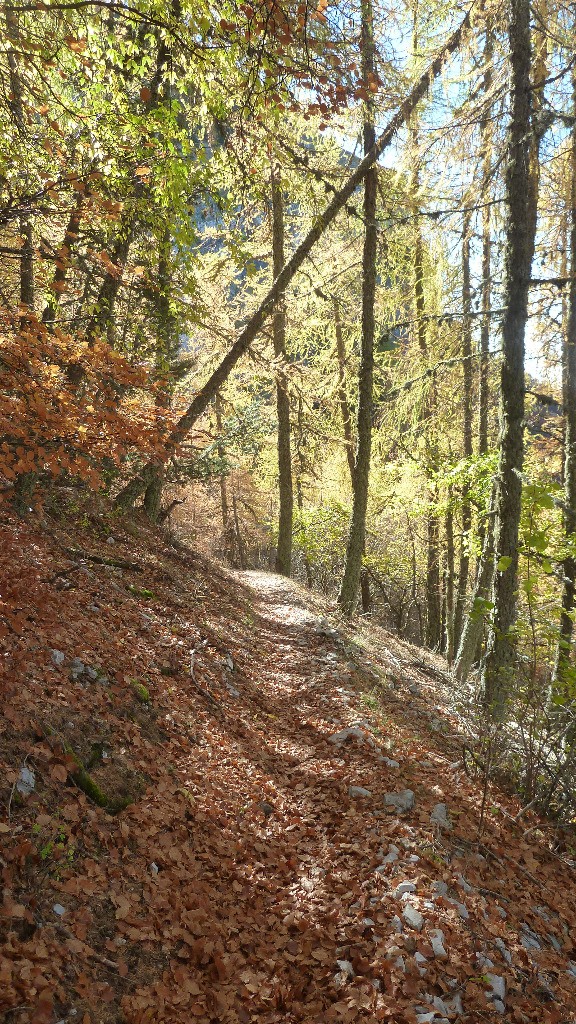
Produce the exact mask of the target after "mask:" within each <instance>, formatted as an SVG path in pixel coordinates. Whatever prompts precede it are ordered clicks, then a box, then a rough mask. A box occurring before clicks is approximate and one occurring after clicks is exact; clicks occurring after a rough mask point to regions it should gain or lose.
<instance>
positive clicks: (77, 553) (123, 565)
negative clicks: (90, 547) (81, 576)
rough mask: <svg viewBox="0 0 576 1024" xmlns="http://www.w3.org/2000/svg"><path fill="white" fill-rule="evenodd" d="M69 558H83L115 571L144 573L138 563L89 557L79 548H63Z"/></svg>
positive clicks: (102, 556)
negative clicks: (107, 566) (130, 570)
mask: <svg viewBox="0 0 576 1024" xmlns="http://www.w3.org/2000/svg"><path fill="white" fill-rule="evenodd" d="M64 550H65V551H67V552H68V554H69V555H70V557H71V558H85V559H87V561H89V562H96V563H97V564H98V565H111V566H114V568H116V569H132V570H133V571H134V572H144V566H142V565H140V564H139V563H138V562H128V561H126V559H124V558H105V557H104V555H91V554H90V552H89V551H82V550H81V549H80V548H65V549H64Z"/></svg>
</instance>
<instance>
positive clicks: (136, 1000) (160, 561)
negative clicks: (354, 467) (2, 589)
mask: <svg viewBox="0 0 576 1024" xmlns="http://www.w3.org/2000/svg"><path fill="white" fill-rule="evenodd" d="M92 520H93V521H95V522H96V524H97V525H96V526H94V525H85V526H83V527H82V528H80V527H78V525H76V527H75V528H74V535H73V536H72V534H70V533H67V532H66V529H65V527H64V526H63V525H62V524H59V526H58V528H57V529H54V528H52V527H50V529H49V530H48V529H46V528H45V527H42V528H41V527H39V526H26V525H23V524H22V523H21V522H20V521H18V520H9V521H8V522H5V523H4V535H5V540H6V543H5V544H4V545H3V548H2V552H3V554H2V557H3V558H4V562H5V563H6V565H7V564H8V560H9V562H10V566H11V567H12V571H13V572H16V567H17V566H18V573H19V574H20V575H19V576H16V577H15V579H14V583H13V588H14V592H15V593H16V590H17V588H18V585H19V581H20V580H22V581H23V583H22V586H24V584H25V585H26V592H25V594H24V591H22V593H21V595H20V601H21V602H22V603H24V601H26V602H27V609H28V614H27V618H26V619H22V621H20V623H15V624H14V626H13V627H12V632H9V633H8V634H7V640H6V648H7V659H8V660H10V659H12V660H11V672H12V675H11V679H12V680H14V681H16V683H17V686H16V688H15V689H14V691H13V693H12V696H11V700H10V704H9V705H8V707H7V711H6V723H7V725H6V727H4V729H3V731H2V733H0V759H1V761H2V769H3V778H4V779H5V780H6V781H5V783H3V786H2V801H3V808H4V812H5V813H4V816H3V818H2V822H1V824H0V830H1V833H2V835H1V838H2V868H3V880H4V886H5V891H4V904H3V916H2V918H1V919H0V928H1V933H2V942H3V945H2V948H1V955H0V979H1V980H2V987H3V994H2V997H1V998H2V1000H3V1002H2V1003H0V1006H1V1007H2V1008H3V1009H4V1011H5V1013H6V1018H5V1019H6V1020H7V1021H9V1022H10V1024H12V1022H13V1021H15V1022H16V1024H27V1022H30V1024H55V1022H56V1021H67V1022H68V1021H76V1022H78V1021H82V1024H120V1022H122V1024H152V1022H156V1021H158V1022H162V1021H165V1022H170V1024H190V1022H193V1021H198V1022H200V1024H220V1022H222V1024H250V1022H252V1021H253V1022H256V1021H258V1024H277V1022H278V1024H279V1022H283V1024H304V1022H311V1024H325V1022H328V1024H340V1022H342V1024H350V1022H353V1021H359V1022H360V1021H365V1022H372V1021H380V1020H382V1021H392V1022H397V1024H404V1022H406V1024H415V1022H419V1024H428V1022H431V1021H434V1022H436V1024H440V1022H441V1021H446V1020H448V1021H467V1022H472V1024H477V1022H481V1021H486V1020H504V1021H511V1022H524V1021H538V1022H573V1021H574V1020H576V1016H575V1014H574V1010H573V1007H574V1004H575V1001H576V964H575V963H574V961H575V960H576V951H575V945H576V924H575V922H576V895H575V893H574V888H573V885H572V883H573V878H574V871H573V867H572V866H571V865H570V863H569V862H568V860H567V859H566V858H565V859H561V858H560V857H559V856H557V855H553V854H552V853H551V852H550V851H549V849H548V844H547V842H546V825H545V824H541V823H539V822H538V821H537V819H535V818H534V817H531V816H530V815H527V816H526V818H524V819H522V820H521V821H519V822H515V821H514V820H513V819H514V817H515V815H516V814H517V812H518V809H519V805H518V803H517V801H515V800H514V799H511V798H509V797H506V796H505V795H503V794H502V793H501V792H499V791H498V790H497V789H496V788H492V787H491V788H490V790H489V792H488V800H487V815H486V822H485V825H484V828H483V830H482V832H481V834H479V824H480V808H481V803H482V786H481V782H480V780H479V779H478V778H475V777H470V776H469V775H468V774H467V771H466V765H465V763H464V757H463V747H462V735H461V734H460V731H459V730H460V728H461V723H459V722H458V721H457V720H456V719H455V718H454V717H453V716H451V715H449V714H448V713H447V712H446V711H443V710H442V707H441V705H440V704H439V703H438V694H439V692H440V691H439V688H438V687H439V680H440V677H441V671H440V663H435V662H434V659H433V658H432V657H431V656H427V655H425V654H424V653H423V652H421V651H419V650H417V649H416V648H413V647H411V646H410V645H409V644H406V643H403V642H400V641H398V640H397V639H396V638H394V637H393V636H392V635H391V634H388V633H386V632H385V631H384V630H382V629H379V628H378V627H376V626H375V625H374V624H371V623H370V622H369V621H364V622H358V623H357V624H346V623H344V622H342V621H341V620H340V619H338V618H337V616H336V615H335V613H334V609H333V606H331V605H330V604H329V603H328V602H326V601H325V600H324V599H323V598H321V597H319V596H318V595H310V594H309V593H308V592H307V591H306V590H304V589H303V588H302V587H300V586H299V585H298V584H296V583H294V582H292V581H288V580H285V579H282V578H280V577H277V576H275V575H273V574H270V573H261V572H243V573H240V572H237V573H233V572H230V571H225V570H223V569H221V568H219V567H217V566H215V565H212V564H209V563H207V562H205V561H204V560H203V559H201V558H200V557H199V556H198V555H196V554H195V553H194V552H192V551H191V550H190V549H187V548H185V547H184V546H183V545H181V544H178V543H176V544H173V543H172V542H171V541H170V539H169V538H167V537H166V535H163V534H160V533H158V532H157V531H154V530H153V529H151V528H150V527H148V526H146V524H145V523H144V522H142V521H140V522H139V521H137V520H136V521H132V520H127V521H126V523H125V524H123V523H121V522H117V523H116V524H115V527H114V532H113V533H112V534H110V532H109V530H108V528H106V529H104V528H103V527H102V526H101V525H99V520H98V518H97V517H92ZM135 535H137V540H136V541H135ZM96 558H100V559H101V560H102V561H100V562H98V561H95V559H96ZM18 559H19V561H18ZM106 559H107V560H108V563H112V564H107V562H106V561H105V560H106ZM114 563H116V564H114ZM3 568H5V566H3ZM16 596H17V595H16ZM16 596H15V597H14V600H16ZM16 628H18V629H19V633H18V636H17V639H15V636H16V633H15V631H16ZM71 750H74V755H75V757H76V758H78V759H81V760H82V762H83V763H84V764H85V765H90V771H91V774H92V776H93V779H94V780H95V781H96V782H97V783H98V785H99V786H100V787H101V789H102V790H103V791H106V793H108V794H109V795H110V797H111V798H112V797H113V796H114V797H116V796H120V797H121V796H122V795H129V796H130V798H131V799H132V801H133V802H132V803H130V805H129V806H127V807H125V809H123V810H121V811H120V812H119V813H107V810H106V808H99V807H97V806H95V804H94V801H93V800H91V799H88V797H87V796H86V795H85V793H84V792H82V791H81V788H79V780H78V776H77V774H75V771H74V769H75V763H74V762H73V761H72V759H71V754H70V751H71ZM95 752H96V753H95ZM30 778H31V781H30ZM26 779H28V782H29V787H28V789H29V791H28V792H27V791H26V787H25V786H24V785H23V783H24V781H25V780H26ZM115 809H116V810H117V808H115ZM111 810H112V806H111V804H110V805H109V806H108V811H111ZM527 828H528V829H529V832H528V833H527V834H525V830H526V829H527Z"/></svg>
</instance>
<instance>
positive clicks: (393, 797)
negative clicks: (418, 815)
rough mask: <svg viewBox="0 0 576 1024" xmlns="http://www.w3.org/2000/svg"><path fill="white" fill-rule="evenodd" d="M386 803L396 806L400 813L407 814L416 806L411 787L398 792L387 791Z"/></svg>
mask: <svg viewBox="0 0 576 1024" xmlns="http://www.w3.org/2000/svg"><path fill="white" fill-rule="evenodd" d="M384 803H385V804H387V806H388V807H395V808H396V810H397V811H398V812H399V814H405V813H406V812H407V811H411V810H412V808H413V807H414V793H413V792H412V790H411V789H401V790H399V791H398V792H397V793H385V794H384Z"/></svg>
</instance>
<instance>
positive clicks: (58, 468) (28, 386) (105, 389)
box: [0, 316, 163, 495]
mask: <svg viewBox="0 0 576 1024" xmlns="http://www.w3.org/2000/svg"><path fill="white" fill-rule="evenodd" d="M1 346H2V347H1V357H0V437H1V443H0V478H3V479H4V488H3V494H4V495H9V494H11V493H12V492H13V489H14V487H15V486H16V485H17V484H18V481H19V480H21V479H22V478H23V477H24V476H25V475H26V474H35V475H38V476H39V477H40V478H41V479H43V480H52V481H54V480H56V479H57V478H58V477H61V476H63V475H65V474H66V475H68V476H72V477H78V478H80V479H81V480H84V481H86V482H87V483H88V484H90V485H91V486H92V487H98V486H99V485H100V483H101V482H102V479H103V472H104V471H105V469H108V471H109V470H110V469H111V468H114V467H119V466H120V465H121V463H122V460H123V459H125V458H126V456H128V455H130V454H132V455H135V454H140V455H142V456H148V457H149V456H150V455H152V454H155V453H160V452H161V451H162V440H163V433H162V429H161V428H160V427H159V426H158V422H157V419H156V416H155V412H154V384H153V383H152V381H151V379H150V376H149V374H148V372H147V370H146V369H144V368H143V367H140V366H135V365H134V364H133V363H130V362H129V361H128V359H127V358H125V357H124V356H123V355H121V354H119V353H117V352H114V351H113V349H111V348H110V346H109V345H108V344H106V342H104V341H102V340H96V341H94V342H92V343H90V344H89V343H88V342H87V341H84V340H82V339H80V340H79V339H77V338H73V337H72V336H70V335H67V334H65V333H63V332H62V331H61V330H59V329H56V330H55V331H54V332H49V331H48V330H47V328H46V327H45V326H44V325H43V324H41V323H40V322H39V321H38V320H37V319H35V318H34V317H30V316H28V317H27V318H26V321H25V323H24V325H23V326H22V327H17V325H16V324H15V323H14V321H13V320H11V319H9V318H4V320H3V323H2V338H1Z"/></svg>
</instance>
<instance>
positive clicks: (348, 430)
mask: <svg viewBox="0 0 576 1024" xmlns="http://www.w3.org/2000/svg"><path fill="white" fill-rule="evenodd" d="M332 302H333V304H334V329H335V332H336V356H337V359H338V402H339V405H340V413H341V415H342V429H343V431H344V440H345V441H346V459H347V461H348V469H349V470H350V481H351V483H352V487H353V486H354V442H353V440H352V417H351V415H350V406H349V405H348V397H347V395H346V349H345V347H344V337H343V334H342V320H341V318H340V303H339V301H338V299H337V298H336V296H334V297H333V299H332Z"/></svg>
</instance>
